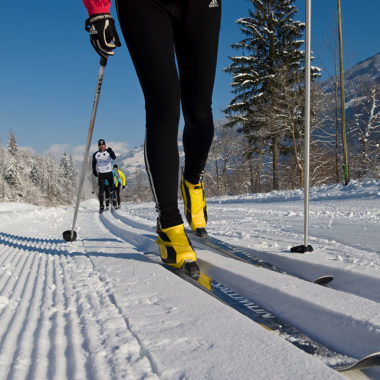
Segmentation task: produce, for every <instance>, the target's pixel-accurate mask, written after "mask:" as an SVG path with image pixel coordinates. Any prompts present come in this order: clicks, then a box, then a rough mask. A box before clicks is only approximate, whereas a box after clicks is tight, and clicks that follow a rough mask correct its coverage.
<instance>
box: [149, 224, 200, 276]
mask: <svg viewBox="0 0 380 380" xmlns="http://www.w3.org/2000/svg"><path fill="white" fill-rule="evenodd" d="M157 234H158V239H157V241H156V243H157V244H158V247H159V249H160V256H161V260H162V261H163V262H164V263H165V264H168V265H170V266H172V267H174V268H181V269H182V270H183V271H184V273H186V274H188V275H189V276H191V277H193V278H194V279H198V277H199V267H198V264H197V263H196V260H197V255H196V253H195V252H194V250H193V247H192V246H191V243H190V240H189V238H188V237H187V235H186V232H185V228H184V225H183V224H179V225H177V226H174V227H169V228H162V229H159V228H157Z"/></svg>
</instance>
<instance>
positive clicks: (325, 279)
mask: <svg viewBox="0 0 380 380" xmlns="http://www.w3.org/2000/svg"><path fill="white" fill-rule="evenodd" d="M186 233H187V234H188V236H189V238H190V240H194V241H196V242H197V243H199V244H201V245H204V246H205V247H207V248H211V249H212V250H213V251H214V252H217V253H220V254H223V255H225V256H229V257H232V258H234V259H235V260H239V261H242V262H244V263H248V264H252V265H254V266H257V267H261V268H265V269H269V270H272V271H275V272H279V273H286V274H290V273H288V272H286V271H285V270H283V269H281V268H279V267H278V266H276V265H274V264H272V263H270V262H268V261H264V260H262V259H260V258H258V257H257V256H255V255H254V254H253V253H250V252H244V251H242V250H241V249H240V248H237V247H234V246H232V245H230V244H227V243H225V242H223V241H221V240H219V239H216V238H214V237H211V236H210V235H207V237H206V238H204V237H203V238H202V237H199V236H197V235H196V234H195V233H194V232H193V231H190V230H186ZM290 275H291V276H295V275H293V274H290ZM295 277H298V276H295ZM332 280H334V276H331V275H325V276H321V277H318V278H316V279H314V280H313V281H311V282H313V283H314V284H318V285H323V286H325V285H327V284H328V283H330V282H331V281H332Z"/></svg>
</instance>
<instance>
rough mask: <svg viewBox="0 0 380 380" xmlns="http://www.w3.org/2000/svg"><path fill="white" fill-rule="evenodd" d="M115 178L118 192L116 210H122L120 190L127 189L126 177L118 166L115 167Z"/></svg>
mask: <svg viewBox="0 0 380 380" xmlns="http://www.w3.org/2000/svg"><path fill="white" fill-rule="evenodd" d="M113 178H114V183H115V191H116V208H120V204H121V202H120V189H122V188H123V189H125V175H124V173H123V172H122V171H121V170H120V169H119V166H118V165H117V164H115V165H114V166H113Z"/></svg>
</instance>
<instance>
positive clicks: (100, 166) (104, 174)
mask: <svg viewBox="0 0 380 380" xmlns="http://www.w3.org/2000/svg"><path fill="white" fill-rule="evenodd" d="M98 147H99V150H98V151H97V152H95V153H94V154H93V156H92V173H93V174H94V176H95V177H98V185H99V204H100V208H99V213H100V214H101V213H102V212H103V211H104V191H105V181H106V180H107V182H108V185H109V193H110V198H111V200H112V201H113V202H114V205H115V204H116V202H115V200H114V197H115V186H114V183H113V172H112V162H111V160H116V155H115V153H114V151H113V150H112V149H111V148H106V142H105V141H104V140H103V139H100V140H99V141H98Z"/></svg>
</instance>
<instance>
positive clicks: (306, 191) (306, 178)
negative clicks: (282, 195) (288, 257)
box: [291, 0, 313, 253]
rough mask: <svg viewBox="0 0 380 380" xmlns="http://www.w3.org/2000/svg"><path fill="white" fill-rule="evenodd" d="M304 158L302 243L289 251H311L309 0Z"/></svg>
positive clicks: (308, 0) (307, 2)
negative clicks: (309, 241)
mask: <svg viewBox="0 0 380 380" xmlns="http://www.w3.org/2000/svg"><path fill="white" fill-rule="evenodd" d="M305 5H306V12H305V16H306V17H305V19H306V25H305V158H304V173H305V175H304V214H305V215H304V245H299V246H296V247H293V248H291V252H299V253H305V252H311V251H313V247H312V246H311V245H308V239H309V186H310V169H309V167H310V81H311V64H310V61H311V0H305Z"/></svg>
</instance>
